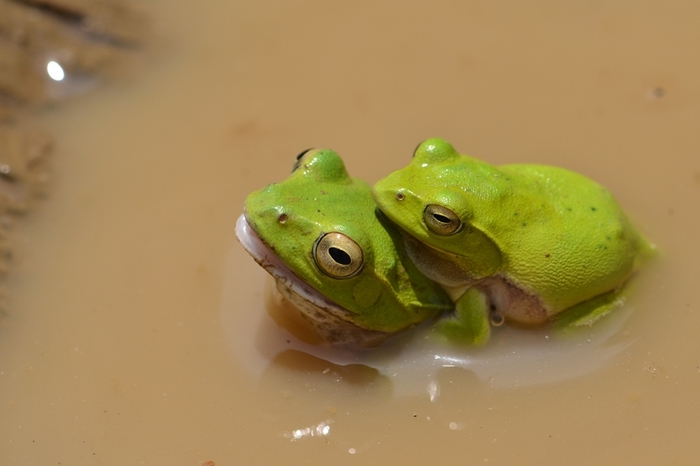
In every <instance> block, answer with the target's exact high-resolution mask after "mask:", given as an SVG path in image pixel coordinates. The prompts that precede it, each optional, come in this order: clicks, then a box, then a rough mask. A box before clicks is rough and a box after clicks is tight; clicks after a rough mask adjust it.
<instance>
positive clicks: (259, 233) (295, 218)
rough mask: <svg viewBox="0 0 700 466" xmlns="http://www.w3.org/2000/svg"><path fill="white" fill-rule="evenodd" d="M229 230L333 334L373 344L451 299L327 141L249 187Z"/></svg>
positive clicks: (316, 322) (443, 306) (331, 338)
mask: <svg viewBox="0 0 700 466" xmlns="http://www.w3.org/2000/svg"><path fill="white" fill-rule="evenodd" d="M237 235H238V238H239V240H240V241H241V243H242V244H243V246H244V247H245V248H246V249H247V250H248V252H249V253H250V254H251V255H252V256H253V257H254V258H255V259H256V261H257V262H258V263H259V264H260V265H262V266H263V267H264V268H265V269H266V270H267V271H268V272H269V273H270V274H271V275H273V277H275V279H276V280H277V283H278V289H280V291H282V293H283V294H284V295H285V296H287V297H288V298H289V300H290V301H291V302H292V303H293V304H295V306H296V307H297V308H298V309H299V310H300V311H301V312H302V314H303V315H304V316H305V317H306V318H308V320H310V321H311V323H312V324H313V325H314V326H315V328H316V330H317V332H318V333H319V334H320V335H321V336H322V337H324V338H325V339H326V340H328V341H330V342H332V343H357V344H361V345H365V346H372V345H375V344H377V343H379V342H380V341H382V340H383V339H384V338H386V337H387V336H389V335H392V334H394V333H396V332H399V331H401V330H404V329H406V328H408V327H410V326H412V325H415V324H418V323H420V322H422V321H424V320H426V319H428V318H430V317H432V316H434V315H436V314H438V313H440V312H442V311H445V310H448V309H450V308H451V307H452V304H451V302H450V300H449V297H448V296H447V295H446V294H445V292H444V291H443V290H442V288H440V286H439V285H437V284H436V283H434V282H433V281H431V280H429V279H427V278H426V277H425V276H423V275H422V274H421V273H420V272H419V271H418V269H417V268H416V267H415V266H414V265H413V264H412V263H411V261H410V260H409V259H408V258H407V256H406V254H405V253H404V251H403V249H402V247H401V241H400V234H399V233H398V231H397V230H396V229H395V228H394V227H393V225H392V224H391V223H390V222H389V221H387V220H386V219H385V218H384V217H383V216H382V214H381V213H378V212H377V210H376V205H375V204H374V201H373V199H372V194H371V188H370V186H369V185H368V184H367V183H365V182H364V181H361V180H358V179H355V178H352V177H350V176H349V175H348V173H347V171H346V169H345V166H344V164H343V161H342V159H341V158H340V157H339V156H338V154H336V153H335V152H333V151H331V150H309V151H306V152H304V153H302V154H300V155H299V157H298V160H297V162H296V164H295V168H294V170H293V172H292V174H291V175H290V176H289V177H288V178H287V179H286V180H284V181H282V182H280V183H275V184H271V185H269V186H267V187H266V188H264V189H262V190H260V191H256V192H253V193H251V194H250V195H249V196H248V198H247V199H246V201H245V210H244V215H243V216H241V218H240V219H239V222H238V225H237Z"/></svg>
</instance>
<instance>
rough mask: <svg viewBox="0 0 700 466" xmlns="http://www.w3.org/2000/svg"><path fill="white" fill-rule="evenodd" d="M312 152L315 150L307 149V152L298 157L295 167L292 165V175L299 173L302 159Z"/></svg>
mask: <svg viewBox="0 0 700 466" xmlns="http://www.w3.org/2000/svg"><path fill="white" fill-rule="evenodd" d="M312 150H313V148H310V149H306V150H305V151H303V152H301V153H300V154H299V155H297V158H296V159H295V160H294V165H292V173H294V172H295V171H297V169H298V168H299V167H300V166H301V159H303V158H304V156H305V155H306V154H307V153H308V152H310V151H312Z"/></svg>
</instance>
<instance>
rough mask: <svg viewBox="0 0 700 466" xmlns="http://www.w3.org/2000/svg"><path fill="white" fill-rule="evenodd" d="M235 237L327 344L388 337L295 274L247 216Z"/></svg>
mask: <svg viewBox="0 0 700 466" xmlns="http://www.w3.org/2000/svg"><path fill="white" fill-rule="evenodd" d="M236 237H237V238H238V241H239V242H240V243H241V245H242V246H243V248H244V249H245V250H246V251H247V252H248V254H250V255H251V256H252V257H253V259H255V262H257V263H258V264H259V265H260V266H261V267H262V268H263V269H265V270H266V271H267V273H269V274H270V275H272V277H273V278H274V279H275V281H276V282H277V289H278V290H279V291H280V293H282V295H283V296H284V297H285V298H287V299H288V300H289V301H290V302H291V303H292V304H293V305H294V306H295V307H296V308H297V309H299V311H300V312H301V314H302V315H303V316H304V317H305V318H307V319H308V320H309V321H310V322H311V324H312V325H313V326H314V328H315V330H316V332H317V333H318V334H319V335H320V336H321V337H322V338H323V339H324V340H326V341H327V342H329V343H333V344H336V343H338V344H356V345H361V346H375V345H377V344H379V343H380V342H381V341H383V340H384V339H385V338H386V337H387V336H388V335H389V334H388V333H386V332H382V331H377V330H369V329H364V328H362V327H359V326H358V325H356V324H354V323H353V322H352V316H353V315H354V313H353V312H352V311H350V310H348V309H346V308H344V307H342V306H340V305H338V304H336V303H335V302H333V301H331V300H330V299H328V298H327V297H326V296H324V295H323V294H321V293H320V292H318V291H317V290H316V289H314V288H313V287H311V286H310V285H309V284H308V283H306V282H305V281H304V280H302V279H301V278H300V277H299V276H298V275H296V274H295V273H294V272H293V271H292V270H291V269H290V268H289V267H287V265H285V264H284V263H283V262H282V261H281V260H280V259H279V258H278V257H277V255H276V254H275V253H274V251H273V250H272V249H271V248H270V247H269V246H268V245H267V244H265V242H264V241H263V240H262V239H261V238H260V236H258V234H257V233H256V232H255V230H254V229H253V227H252V226H251V225H250V223H249V222H248V220H247V219H246V217H245V213H244V214H243V215H241V216H240V217H238V221H236Z"/></svg>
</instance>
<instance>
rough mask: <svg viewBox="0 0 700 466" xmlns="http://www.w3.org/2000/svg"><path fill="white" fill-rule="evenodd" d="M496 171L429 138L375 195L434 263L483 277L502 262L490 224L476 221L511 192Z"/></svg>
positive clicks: (439, 141) (390, 215)
mask: <svg viewBox="0 0 700 466" xmlns="http://www.w3.org/2000/svg"><path fill="white" fill-rule="evenodd" d="M494 170H495V169H494V167H492V166H490V165H488V164H486V163H483V162H481V161H479V160H477V159H472V158H469V157H466V156H463V155H460V154H459V153H458V152H457V151H456V150H455V149H454V148H453V147H452V145H451V144H450V143H448V142H447V141H444V140H442V139H439V138H433V139H428V140H426V141H424V142H423V143H421V144H420V145H419V146H418V147H417V148H416V150H415V152H414V155H413V159H412V160H411V163H410V164H409V165H408V166H406V167H404V168H403V169H401V170H397V171H395V172H393V173H391V174H390V175H389V176H387V177H386V178H384V179H383V180H380V181H379V182H377V184H376V185H375V186H374V191H373V195H374V199H375V201H376V203H377V205H378V206H379V208H380V209H381V210H382V212H383V213H384V214H386V215H387V217H389V218H390V219H391V220H392V221H393V222H394V223H395V224H396V225H398V226H399V227H400V228H401V230H402V231H403V232H405V233H406V234H408V235H410V237H412V238H414V239H415V240H417V242H415V241H414V242H412V243H411V244H416V245H420V247H422V248H425V249H424V250H423V251H422V252H421V255H422V256H425V255H426V254H428V255H430V256H434V257H433V259H434V260H433V263H434V264H443V263H444V262H450V263H453V264H454V263H456V264H460V263H461V266H462V268H463V269H465V270H469V273H470V274H471V275H472V276H473V278H474V279H478V278H481V277H484V276H487V275H489V274H491V273H493V272H494V271H495V270H496V269H498V267H499V266H500V264H501V261H502V257H501V252H500V250H499V248H498V245H497V244H496V243H495V242H494V240H493V239H492V237H491V235H490V231H489V229H488V226H487V225H481V224H479V223H478V221H476V219H475V218H481V216H479V215H478V214H479V213H480V212H479V211H480V210H483V209H484V208H489V207H490V206H493V205H497V204H498V200H499V199H501V198H502V197H503V195H504V193H506V192H507V190H508V181H507V180H505V179H499V174H498V173H497V172H495V171H494ZM424 267H425V265H424ZM423 272H424V273H427V274H428V275H431V276H432V274H431V273H430V271H428V270H423ZM436 272H437V271H436Z"/></svg>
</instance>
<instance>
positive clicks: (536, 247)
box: [236, 139, 653, 346]
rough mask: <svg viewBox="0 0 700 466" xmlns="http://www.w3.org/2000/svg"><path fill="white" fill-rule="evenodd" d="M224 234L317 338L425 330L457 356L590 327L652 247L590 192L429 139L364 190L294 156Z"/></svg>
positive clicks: (316, 155) (322, 156) (553, 172)
mask: <svg viewBox="0 0 700 466" xmlns="http://www.w3.org/2000/svg"><path fill="white" fill-rule="evenodd" d="M236 232H237V236H238V238H239V240H240V241H241V243H242V244H243V246H244V247H245V249H246V250H247V251H248V252H249V253H250V254H251V255H252V256H253V257H254V258H255V260H256V261H257V262H258V263H259V264H260V265H261V266H263V267H264V268H265V269H266V270H267V271H268V272H269V273H270V274H271V275H273V277H275V279H276V280H277V287H278V289H279V290H280V292H281V293H282V294H283V295H284V296H285V297H287V298H288V299H289V301H291V302H292V304H294V305H295V307H296V308H297V309H299V311H301V313H302V315H303V316H304V317H306V318H307V319H308V320H309V321H310V322H311V323H312V324H313V326H314V328H315V330H316V331H317V333H319V335H320V336H322V337H323V338H324V339H325V340H326V341H328V342H330V343H342V344H345V343H352V344H356V345H360V346H375V345H377V344H379V343H381V342H382V341H383V340H384V339H385V338H387V337H388V336H391V335H393V334H396V333H398V332H401V331H403V330H406V329H408V328H410V327H413V326H415V325H418V324H420V323H422V322H425V321H428V320H434V330H433V331H434V332H437V334H439V335H442V336H444V338H445V339H447V340H449V341H450V342H454V343H457V344H464V345H481V344H484V343H486V342H487V341H488V339H489V336H490V332H491V326H496V325H500V324H502V323H503V322H504V321H509V322H512V323H515V324H521V325H526V326H528V325H540V324H545V323H548V322H550V321H555V323H556V324H557V325H560V326H581V325H590V324H591V323H593V322H594V321H596V320H597V319H599V318H600V317H602V316H604V315H605V314H607V313H609V312H610V311H611V310H613V309H614V308H615V307H616V306H618V305H619V304H620V303H621V301H622V296H621V287H622V285H623V284H624V282H625V281H626V280H627V278H628V277H629V276H630V275H631V274H632V273H633V272H634V271H635V270H636V269H637V268H638V266H639V264H640V262H641V261H642V259H643V258H644V257H645V256H646V255H647V253H648V252H649V251H651V249H653V246H652V245H650V244H649V243H648V242H647V241H646V240H645V239H644V237H643V236H642V235H640V234H639V233H638V232H637V230H636V229H635V228H634V227H633V226H632V224H631V223H630V222H629V220H628V219H627V217H626V216H625V214H624V213H623V211H622V210H621V208H620V207H619V205H618V204H617V203H616V202H615V200H614V199H613V197H612V195H611V194H610V192H609V191H608V190H606V189H605V188H603V187H602V186H600V185H599V184H597V183H595V182H594V181H592V180H590V179H588V178H586V177H584V176H582V175H579V174H577V173H574V172H571V171H568V170H565V169H562V168H557V167H550V166H543V165H531V164H517V165H504V166H500V167H494V166H492V165H489V164H488V163H485V162H483V161H480V160H478V159H475V158H472V157H468V156H465V155H460V154H459V153H457V151H456V150H455V149H454V148H453V147H452V146H451V145H450V144H449V143H448V142H446V141H444V140H441V139H428V140H427V141H424V142H423V143H422V144H420V145H419V146H418V148H417V149H416V151H415V153H414V155H413V160H412V161H411V163H410V164H409V165H408V166H407V167H405V168H403V169H401V170H398V171H396V172H394V173H392V174H390V175H389V176H388V177H387V178H385V179H383V180H381V181H379V182H378V183H377V184H376V185H375V186H374V188H372V187H371V186H370V185H369V184H367V183H366V182H364V181H362V180H359V179H356V178H352V177H350V176H349V175H348V173H347V171H346V169H345V166H344V164H343V161H342V160H341V158H340V157H339V156H338V154H336V153H335V152H333V151H331V150H309V151H306V152H304V153H302V154H300V155H299V156H298V158H297V162H296V164H295V166H294V170H293V171H292V174H291V175H290V176H289V178H287V179H286V180H284V181H282V182H281V183H276V184H271V185H269V186H267V187H266V188H265V189H262V190H260V191H256V192H253V193H252V194H250V195H249V196H248V198H247V199H246V202H245V210H244V214H243V215H241V217H240V218H239V220H238V223H237V225H236Z"/></svg>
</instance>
